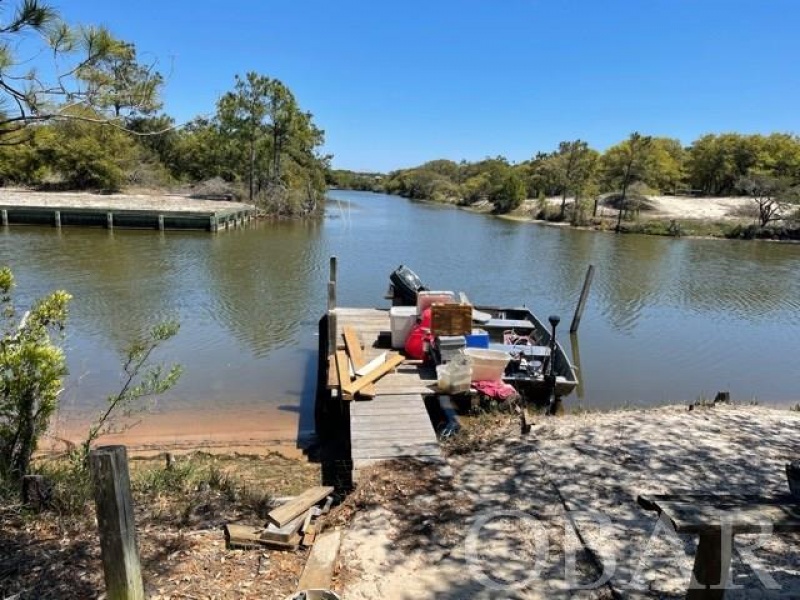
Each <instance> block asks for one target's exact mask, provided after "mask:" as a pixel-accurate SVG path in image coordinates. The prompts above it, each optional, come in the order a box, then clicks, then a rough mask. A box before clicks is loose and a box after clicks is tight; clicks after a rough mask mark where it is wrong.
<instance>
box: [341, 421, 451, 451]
mask: <svg viewBox="0 0 800 600" xmlns="http://www.w3.org/2000/svg"><path fill="white" fill-rule="evenodd" d="M350 439H351V440H352V443H353V445H354V446H355V445H356V443H357V442H358V443H360V442H361V441H369V440H386V441H387V442H391V443H393V444H400V443H403V442H406V443H415V442H419V441H424V442H429V441H431V440H435V439H436V434H435V433H434V431H433V427H430V426H428V428H427V429H421V428H420V429H404V430H401V431H367V430H365V431H355V432H353V433H352V434H351V438H350Z"/></svg>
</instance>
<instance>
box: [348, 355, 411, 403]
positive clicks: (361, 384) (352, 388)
mask: <svg viewBox="0 0 800 600" xmlns="http://www.w3.org/2000/svg"><path fill="white" fill-rule="evenodd" d="M404 360H405V358H404V357H402V356H400V355H399V354H392V355H390V356H389V357H388V358H387V359H386V362H385V363H384V364H382V365H381V366H380V367H378V368H377V369H375V370H374V371H370V372H369V373H368V374H367V375H364V376H363V377H359V378H358V379H356V380H355V381H353V382H351V383H349V384H348V385H343V386H342V392H343V393H346V394H351V395H355V394H356V393H357V392H359V391H361V390H363V389H364V388H365V387H366V386H367V385H369V384H370V383H373V382H375V381H377V380H378V379H380V378H381V377H383V376H384V375H386V373H388V372H389V371H391V370H392V369H394V368H395V367H396V366H397V365H399V364H401V363H402V362H403V361H404Z"/></svg>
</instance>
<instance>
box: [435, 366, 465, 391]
mask: <svg viewBox="0 0 800 600" xmlns="http://www.w3.org/2000/svg"><path fill="white" fill-rule="evenodd" d="M471 372H472V371H471V369H470V366H469V362H467V361H466V360H463V361H459V360H455V361H452V362H449V363H447V364H446V365H438V366H437V367H436V387H437V388H439V391H440V392H442V393H443V394H461V393H463V392H466V391H468V390H469V386H470V383H471V382H472V378H471V376H470V375H471Z"/></svg>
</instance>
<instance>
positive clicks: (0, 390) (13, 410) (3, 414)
mask: <svg viewBox="0 0 800 600" xmlns="http://www.w3.org/2000/svg"><path fill="white" fill-rule="evenodd" d="M13 286H14V277H13V275H12V273H11V270H10V269H8V268H2V269H0V311H1V312H2V318H3V321H2V331H1V332H0V335H2V338H0V373H2V381H1V382H0V477H2V478H3V479H11V480H12V481H17V480H19V479H20V478H21V477H22V476H23V475H26V474H27V472H28V466H29V464H30V460H31V456H32V454H33V452H34V451H35V450H36V445H37V442H38V440H39V437H40V436H41V435H42V434H43V433H44V432H45V430H46V429H47V425H48V423H49V420H50V416H51V415H52V414H53V412H54V411H55V409H56V407H57V403H58V395H59V394H60V392H61V385H62V378H63V377H64V375H65V374H66V372H67V367H66V362H65V359H64V352H63V351H62V349H61V348H60V347H59V346H57V345H56V344H55V343H54V342H53V340H52V335H53V334H54V333H56V332H59V331H61V330H62V329H63V328H64V325H65V322H66V318H67V305H68V303H69V300H70V298H71V297H70V295H69V294H67V293H66V292H63V291H57V292H53V293H52V294H50V295H49V296H46V297H45V298H42V299H41V300H39V301H37V302H36V303H35V304H34V305H33V306H32V307H31V309H30V311H29V312H27V313H26V314H25V315H24V316H23V317H22V318H21V319H20V320H19V321H17V312H16V310H15V308H14V303H13V298H12V295H11V291H12V288H13Z"/></svg>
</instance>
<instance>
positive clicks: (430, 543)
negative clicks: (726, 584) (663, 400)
mask: <svg viewBox="0 0 800 600" xmlns="http://www.w3.org/2000/svg"><path fill="white" fill-rule="evenodd" d="M799 427H800V413H796V412H791V411H788V410H776V409H766V408H761V407H720V406H718V407H716V408H698V409H696V410H693V411H687V409H686V407H668V408H662V409H651V410H636V411H622V412H614V413H605V414H586V415H573V416H567V417H564V418H558V419H540V420H539V421H538V423H537V425H536V426H535V427H534V429H533V431H532V432H531V433H530V434H529V435H527V436H524V437H522V436H520V434H519V430H518V429H516V428H512V429H507V430H505V433H504V435H502V436H499V437H498V438H497V439H496V440H495V441H494V442H492V443H489V444H488V446H487V447H486V448H485V449H484V450H483V451H480V452H475V453H470V454H466V455H461V456H454V457H451V458H449V459H448V460H449V462H450V465H451V466H452V468H453V470H454V472H455V476H454V479H453V481H452V485H451V486H448V485H446V484H445V483H443V482H434V483H431V481H430V480H429V481H427V482H425V481H421V482H420V483H418V484H415V485H418V486H420V489H415V490H413V491H412V492H408V491H407V489H406V488H407V487H408V486H410V485H412V484H411V483H409V481H410V480H399V481H397V482H395V483H391V482H389V483H387V484H385V485H383V484H381V489H384V490H388V492H386V496H387V497H386V499H384V500H382V501H381V502H380V503H379V505H375V506H373V507H371V508H370V509H369V510H366V511H363V512H362V513H360V514H358V515H357V517H356V519H355V521H354V522H353V524H352V526H351V528H350V529H349V530H348V531H347V534H346V538H345V544H344V554H343V564H344V572H345V573H346V574H347V580H346V585H345V590H344V592H345V597H347V598H350V599H367V598H383V599H386V600H390V599H400V598H415V599H423V598H430V599H433V598H436V599H439V600H442V599H456V598H500V597H503V598H508V597H513V598H537V599H539V598H541V599H544V598H610V597H612V595H616V596H617V597H623V598H676V599H677V598H682V597H683V595H684V594H685V590H686V586H687V584H688V575H687V573H688V572H690V570H691V566H692V563H693V557H694V553H695V547H696V539H694V538H693V536H670V535H669V534H668V533H664V532H663V531H662V532H660V533H659V534H658V535H655V536H654V535H653V533H654V531H655V530H656V523H657V519H656V517H655V514H654V513H650V512H647V511H644V510H643V509H641V508H640V507H639V506H638V505H637V504H636V497H637V495H639V494H645V493H679V492H684V493H685V492H694V493H698V492H699V493H703V492H706V493H743V494H762V495H769V494H773V493H785V492H786V491H787V489H788V488H787V483H786V478H785V474H784V463H785V462H786V461H788V460H791V459H795V458H797V457H798V455H800V436H798V434H797V432H798V428H799ZM393 486H394V487H393ZM398 498H400V500H401V501H397V499H398ZM465 502H466V503H467V506H466V507H465V506H464V503H465ZM576 530H577V532H578V533H579V534H580V539H579V538H578V537H577V536H576V535H574V531H576ZM581 540H582V541H581ZM799 541H800V536H798V535H788V534H780V535H766V536H765V537H764V538H763V539H761V540H759V539H757V538H756V537H755V536H737V537H736V545H737V550H736V552H735V554H734V558H733V565H732V570H733V582H734V583H735V584H736V585H738V586H742V587H741V589H739V590H731V591H729V592H728V595H727V596H726V598H728V599H729V600H730V599H736V598H797V597H800V577H798V576H799V575H800V550H799V549H798V548H800V546H798V542H799ZM747 544H750V549H749V550H748V546H747ZM570 548H574V549H575V554H574V555H575V563H574V564H575V572H576V576H575V578H574V581H575V582H576V583H578V584H583V585H586V586H588V587H589V588H590V589H585V590H575V589H570V584H568V583H567V580H566V578H565V566H566V565H567V563H566V562H565V556H567V555H569V554H570V553H569V552H567V550H569V549H570ZM587 548H588V549H589V550H591V553H590V552H588V551H587ZM592 553H593V554H594V555H595V556H596V557H597V561H596V562H595V561H594V560H593V559H592ZM602 569H605V570H606V573H607V574H609V575H610V579H609V581H608V583H606V584H603V585H599V586H592V585H591V582H592V581H593V580H596V579H598V578H599V576H600V574H601V573H602ZM756 569H762V577H761V578H760V576H759V575H758V574H757V573H756ZM764 573H765V574H766V575H767V576H769V579H764V578H763V574H764ZM762 579H764V580H765V581H766V582H767V583H768V584H771V585H775V586H777V589H774V590H767V589H765V587H764V583H762Z"/></svg>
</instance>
